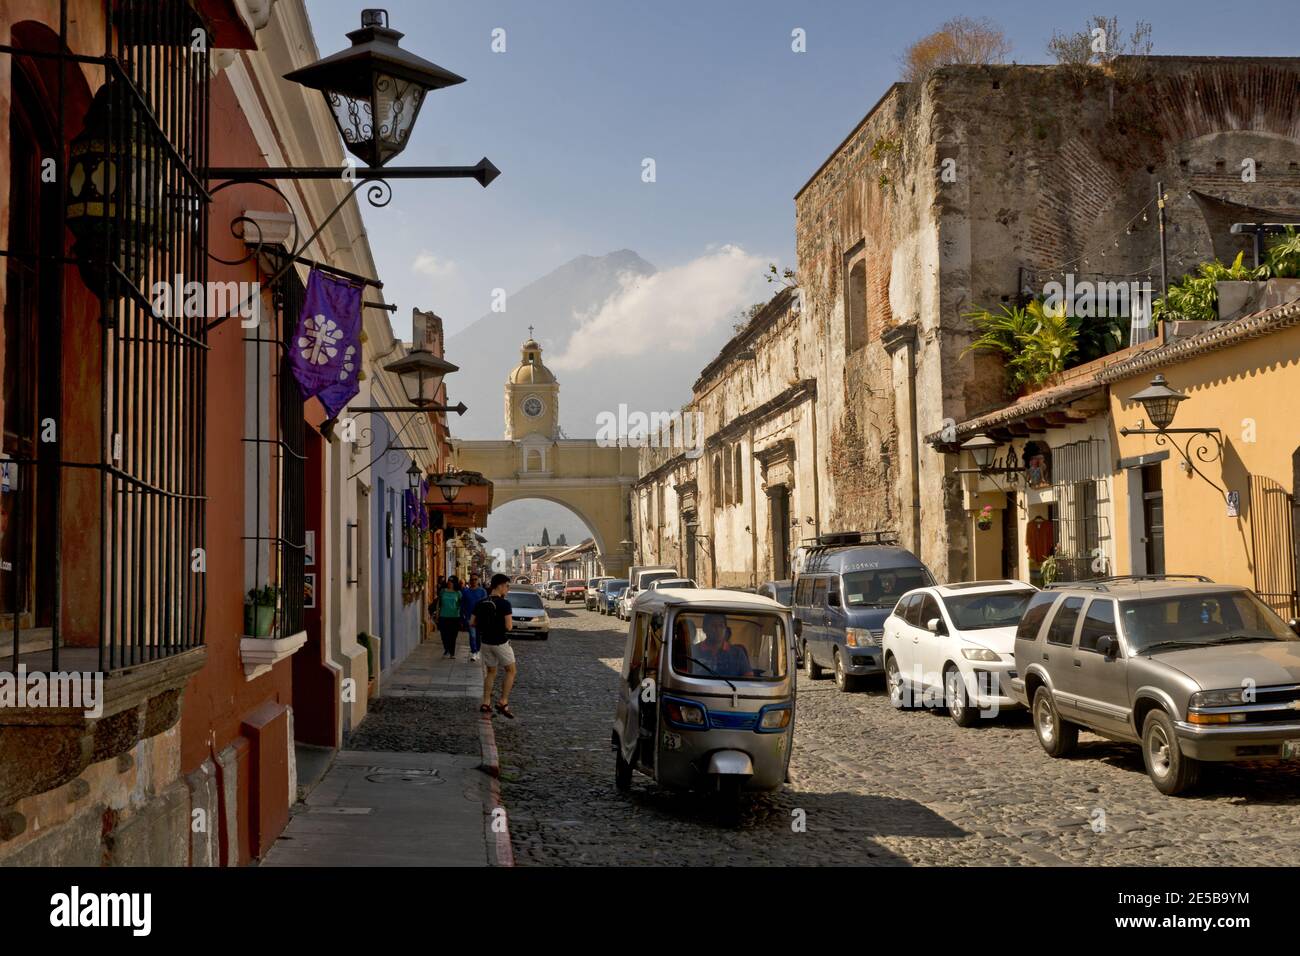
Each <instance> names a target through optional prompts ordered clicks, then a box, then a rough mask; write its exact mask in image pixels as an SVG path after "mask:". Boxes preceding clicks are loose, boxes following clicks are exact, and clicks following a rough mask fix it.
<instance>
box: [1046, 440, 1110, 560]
mask: <svg viewBox="0 0 1300 956" xmlns="http://www.w3.org/2000/svg"><path fill="white" fill-rule="evenodd" d="M1105 451H1106V443H1105V442H1103V441H1101V440H1100V439H1097V438H1087V439H1083V440H1080V441H1076V442H1071V443H1069V444H1066V445H1059V446H1056V447H1054V448H1052V488H1053V490H1054V492H1055V494H1054V496H1053V497H1054V498H1055V504H1054V505H1053V506H1052V508H1051V509H1050V515H1051V522H1052V532H1053V540H1054V541H1055V544H1056V567H1057V574H1056V578H1055V580H1057V581H1086V580H1088V579H1090V578H1098V577H1105V576H1106V575H1108V574H1110V573H1111V569H1110V559H1109V557H1108V555H1109V546H1110V543H1111V534H1110V523H1109V521H1107V519H1106V516H1105V515H1104V514H1102V509H1101V506H1102V505H1103V504H1105V503H1107V502H1108V501H1109V498H1110V476H1109V473H1108V472H1107V471H1106V458H1105Z"/></svg>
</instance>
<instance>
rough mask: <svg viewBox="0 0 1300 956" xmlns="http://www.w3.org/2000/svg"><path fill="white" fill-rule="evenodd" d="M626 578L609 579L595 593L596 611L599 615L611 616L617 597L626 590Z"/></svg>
mask: <svg viewBox="0 0 1300 956" xmlns="http://www.w3.org/2000/svg"><path fill="white" fill-rule="evenodd" d="M627 584H628V582H627V579H626V578H610V579H609V580H608V581H606V582H605V583H604V584H602V585H601V586H600V590H598V591H597V592H596V610H597V611H599V612H600V613H601V614H613V613H614V611H615V606H616V604H617V603H618V599H619V597H620V596H621V595H622V594H623V592H624V591H626V590H627Z"/></svg>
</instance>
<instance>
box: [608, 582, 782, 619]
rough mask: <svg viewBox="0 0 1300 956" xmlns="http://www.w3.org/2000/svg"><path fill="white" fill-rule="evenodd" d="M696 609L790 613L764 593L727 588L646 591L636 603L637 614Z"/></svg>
mask: <svg viewBox="0 0 1300 956" xmlns="http://www.w3.org/2000/svg"><path fill="white" fill-rule="evenodd" d="M692 605H693V606H696V607H700V608H711V609H712V608H716V609H718V610H723V611H739V612H744V611H777V612H785V611H788V610H789V608H787V607H786V606H785V605H783V604H778V603H777V602H776V601H773V600H772V599H771V598H769V597H763V596H762V595H761V594H750V593H749V592H748V591H728V590H726V589H724V588H652V589H650V590H648V591H642V592H641V593H640V594H638V595H637V598H636V600H635V601H634V602H632V609H633V610H635V611H650V612H652V613H653V612H654V611H662V610H665V609H666V608H669V607H673V608H678V609H681V608H683V607H690V606H692Z"/></svg>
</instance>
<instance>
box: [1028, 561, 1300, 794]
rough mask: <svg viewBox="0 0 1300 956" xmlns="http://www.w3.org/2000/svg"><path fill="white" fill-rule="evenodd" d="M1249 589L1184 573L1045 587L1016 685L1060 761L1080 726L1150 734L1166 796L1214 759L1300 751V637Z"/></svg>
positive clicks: (1032, 615) (1145, 753)
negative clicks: (1181, 576)
mask: <svg viewBox="0 0 1300 956" xmlns="http://www.w3.org/2000/svg"><path fill="white" fill-rule="evenodd" d="M1297 626H1298V625H1297V624H1296V622H1295V621H1292V622H1290V623H1289V624H1287V623H1284V622H1283V621H1282V619H1281V618H1279V617H1278V616H1277V614H1275V613H1274V612H1273V611H1272V610H1271V609H1270V608H1269V607H1268V606H1267V605H1265V604H1264V602H1263V601H1261V600H1260V599H1259V598H1258V597H1257V596H1256V595H1255V593H1254V592H1253V591H1251V590H1250V589H1249V588H1243V587H1238V586H1233V585H1221V584H1214V583H1212V582H1210V581H1209V579H1207V578H1202V577H1199V576H1185V579H1183V580H1179V579H1177V576H1174V575H1161V576H1147V577H1126V578H1107V579H1103V580H1099V581H1084V582H1074V583H1071V584H1067V585H1058V586H1056V587H1051V588H1049V589H1047V590H1044V591H1041V592H1039V593H1038V594H1036V595H1034V597H1033V598H1032V599H1031V600H1030V602H1029V605H1028V606H1027V607H1026V608H1025V613H1024V616H1023V617H1022V618H1021V620H1020V626H1019V628H1018V629H1017V631H1016V647H1015V657H1016V675H1017V676H1016V677H1014V678H1013V679H1012V680H1011V681H1010V685H1011V694H1012V696H1013V697H1014V698H1016V699H1017V700H1019V701H1020V702H1021V703H1022V704H1024V705H1026V706H1029V707H1031V708H1032V711H1033V723H1034V731H1035V732H1036V733H1037V734H1038V742H1039V743H1040V744H1042V745H1043V749H1044V750H1045V751H1047V753H1048V754H1049V755H1051V756H1053V757H1063V756H1065V755H1066V754H1068V753H1070V752H1071V751H1072V750H1074V748H1075V746H1076V745H1077V744H1078V741H1079V730H1080V728H1084V729H1087V730H1091V731H1092V732H1093V733H1096V734H1100V735H1101V736H1103V737H1108V738H1110V739H1111V740H1118V741H1122V742H1126V743H1136V744H1140V745H1141V747H1142V757H1143V760H1144V762H1145V763H1146V768H1147V773H1148V774H1149V775H1150V777H1151V781H1152V782H1153V783H1154V784H1155V785H1156V789H1157V790H1159V791H1160V792H1161V793H1166V794H1176V793H1181V792H1183V791H1185V790H1187V789H1189V788H1190V787H1192V786H1193V785H1195V783H1196V780H1197V776H1198V774H1199V771H1200V764H1201V762H1202V761H1251V760H1297V759H1300V636H1297Z"/></svg>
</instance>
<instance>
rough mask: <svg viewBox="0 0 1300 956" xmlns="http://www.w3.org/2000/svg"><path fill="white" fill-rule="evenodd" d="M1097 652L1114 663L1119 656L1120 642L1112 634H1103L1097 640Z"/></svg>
mask: <svg viewBox="0 0 1300 956" xmlns="http://www.w3.org/2000/svg"><path fill="white" fill-rule="evenodd" d="M1097 651H1098V652H1099V653H1100V654H1101V656H1102V657H1104V658H1106V660H1108V661H1113V660H1115V658H1117V657H1118V656H1119V641H1117V640H1115V638H1114V637H1112V636H1111V635H1110V634H1103V635H1102V636H1101V637H1099V638H1097Z"/></svg>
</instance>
